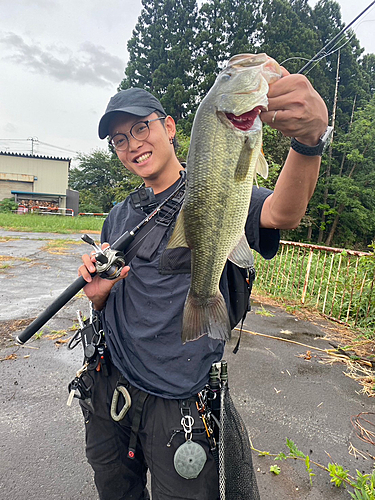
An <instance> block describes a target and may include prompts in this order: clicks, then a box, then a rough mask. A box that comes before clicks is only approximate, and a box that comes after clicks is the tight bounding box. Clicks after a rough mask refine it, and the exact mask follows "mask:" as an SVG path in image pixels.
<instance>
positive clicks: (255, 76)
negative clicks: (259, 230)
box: [167, 53, 282, 343]
mask: <svg viewBox="0 0 375 500" xmlns="http://www.w3.org/2000/svg"><path fill="white" fill-rule="evenodd" d="M281 76H282V73H281V68H280V66H279V64H278V63H277V62H276V61H275V60H274V59H272V58H270V57H269V56H268V55H267V54H265V53H261V54H237V55H235V56H233V57H232V58H231V59H229V61H228V63H227V66H226V67H225V68H224V69H223V70H222V71H221V72H220V73H219V74H218V76H217V79H216V81H215V83H214V84H213V86H212V87H211V89H210V90H209V91H208V93H207V95H206V96H205V97H204V99H203V100H202V102H201V103H200V105H199V107H198V110H197V112H196V115H195V118H194V122H193V127H192V132H191V139H190V146H189V151H188V155H187V161H186V193H185V200H184V203H183V205H182V208H181V210H180V213H179V215H178V217H177V220H176V223H175V227H174V230H173V232H172V235H171V237H170V239H169V241H168V244H167V249H172V248H178V247H188V248H190V250H191V282H190V288H189V291H188V293H187V296H186V300H185V304H184V310H183V315H182V330H181V338H182V342H183V343H186V342H189V341H192V340H196V339H198V338H200V337H202V336H203V335H206V334H207V335H208V336H209V337H210V338H213V339H219V340H224V341H226V340H229V339H230V334H231V327H230V322H229V316H228V310H227V307H226V304H225V300H224V297H223V295H222V294H221V292H220V289H219V282H220V277H221V275H222V272H223V269H224V266H225V263H226V261H227V259H229V260H231V261H232V262H233V263H235V264H236V265H237V266H240V267H243V268H248V267H250V266H251V264H252V263H253V255H252V251H251V249H250V247H249V244H248V241H247V239H246V236H245V231H244V228H245V223H246V218H247V215H248V211H249V205H250V199H251V193H252V187H253V181H254V176H255V175H256V173H259V174H260V175H261V176H263V177H264V178H266V177H267V175H268V166H267V162H266V160H265V158H264V156H263V153H262V122H261V119H260V117H259V114H260V112H261V111H263V110H267V106H268V98H267V93H268V89H269V84H270V83H272V82H274V81H276V80H278V79H279V78H281Z"/></svg>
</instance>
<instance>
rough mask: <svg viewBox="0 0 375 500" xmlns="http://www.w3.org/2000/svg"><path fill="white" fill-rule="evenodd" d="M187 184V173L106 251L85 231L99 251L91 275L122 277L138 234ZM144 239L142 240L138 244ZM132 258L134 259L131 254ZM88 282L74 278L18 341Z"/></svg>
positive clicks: (107, 277)
mask: <svg viewBox="0 0 375 500" xmlns="http://www.w3.org/2000/svg"><path fill="white" fill-rule="evenodd" d="M184 185H185V181H184V174H183V176H182V182H180V183H179V185H178V186H177V188H176V189H175V190H174V191H173V192H172V193H171V194H170V195H169V196H168V197H167V198H166V199H165V200H164V201H163V202H162V203H160V205H158V206H157V207H156V208H155V209H154V210H153V211H152V212H151V213H150V214H149V215H148V216H147V217H145V218H144V219H143V220H142V222H140V223H139V224H138V225H137V226H135V227H134V228H133V229H132V230H131V231H125V233H124V234H123V235H121V236H120V237H119V238H118V239H117V240H116V241H115V242H114V243H113V244H112V245H111V246H110V247H107V248H105V249H104V250H102V249H101V248H100V247H99V246H97V245H96V243H95V241H94V240H93V239H92V238H91V237H90V236H88V235H87V234H84V235H83V236H82V240H83V241H85V242H86V243H89V244H90V245H92V246H94V248H95V250H96V254H95V259H96V261H97V262H96V263H95V267H96V271H94V272H93V273H90V274H91V276H92V277H93V276H95V275H96V274H98V275H99V276H101V277H102V278H105V279H116V278H118V277H119V276H120V273H121V269H122V267H123V265H125V264H126V263H127V260H126V256H127V254H130V251H131V249H129V246H130V245H131V243H132V242H133V241H134V239H135V237H136V235H137V234H138V233H139V231H140V230H141V229H142V228H144V227H145V226H146V224H148V222H149V221H151V219H153V218H154V217H155V216H156V215H157V214H158V213H159V212H160V211H161V210H162V209H163V207H164V206H165V205H167V203H168V202H169V201H171V200H173V198H175V197H176V195H177V194H178V193H179V192H180V190H181V189H182V188H183V186H184ZM181 201H182V199H181ZM172 211H173V209H170V212H172ZM166 215H168V214H166ZM154 228H155V225H154V226H153V227H152V228H151V229H150V230H149V231H148V232H147V233H146V234H145V235H144V236H143V238H145V237H146V236H147V235H148V234H149V233H150V232H151V231H152V230H153V229H154ZM143 238H142V239H143ZM140 241H142V240H140ZM140 241H138V243H139V242H140ZM128 249H129V250H128ZM126 250H128V252H126ZM129 260H131V257H130V258H129ZM85 285H87V281H86V280H85V279H84V278H83V277H82V276H80V277H79V278H77V279H76V280H75V281H73V283H72V284H71V285H70V286H68V288H66V289H65V290H64V291H63V292H62V293H61V294H60V295H59V296H58V297H57V298H56V299H55V300H54V301H53V302H52V304H50V305H49V306H48V307H47V308H46V309H45V310H44V311H43V312H42V313H41V314H40V315H39V316H38V317H37V318H36V319H35V320H34V321H33V322H32V323H30V325H29V326H27V327H26V328H25V330H24V331H23V332H22V333H20V335H18V336H17V337H16V342H17V343H18V344H24V343H25V342H27V341H28V340H29V339H30V338H31V337H32V336H33V335H34V334H35V333H36V332H37V331H38V330H39V328H41V327H42V326H43V325H44V324H45V323H47V321H48V320H49V319H51V318H52V316H54V315H55V314H56V313H57V312H58V311H59V310H60V309H61V308H62V307H63V306H64V305H65V304H66V303H67V302H69V300H70V299H72V298H73V297H74V295H76V293H78V292H79V291H80V290H81V289H82V288H83V287H84V286H85Z"/></svg>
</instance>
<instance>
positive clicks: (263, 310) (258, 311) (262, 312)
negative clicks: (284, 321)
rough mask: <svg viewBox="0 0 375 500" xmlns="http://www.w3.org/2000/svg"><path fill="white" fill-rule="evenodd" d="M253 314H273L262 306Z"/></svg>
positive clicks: (271, 315)
mask: <svg viewBox="0 0 375 500" xmlns="http://www.w3.org/2000/svg"><path fill="white" fill-rule="evenodd" d="M255 314H259V315H260V316H270V317H273V316H275V315H274V314H272V313H271V312H270V311H267V309H265V308H264V307H263V306H262V309H260V310H257V311H255Z"/></svg>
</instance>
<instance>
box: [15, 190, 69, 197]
mask: <svg viewBox="0 0 375 500" xmlns="http://www.w3.org/2000/svg"><path fill="white" fill-rule="evenodd" d="M11 193H12V194H24V195H30V194H31V195H32V196H53V197H56V196H57V197H60V198H66V194H54V193H34V191H17V190H16V189H14V190H12V191H11Z"/></svg>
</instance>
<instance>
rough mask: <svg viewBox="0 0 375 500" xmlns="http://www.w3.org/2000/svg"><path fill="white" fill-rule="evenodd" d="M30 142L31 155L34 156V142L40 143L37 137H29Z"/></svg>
mask: <svg viewBox="0 0 375 500" xmlns="http://www.w3.org/2000/svg"><path fill="white" fill-rule="evenodd" d="M27 140H28V141H31V154H32V155H33V154H34V142H36V143H37V142H39V139H38V138H37V137H28V138H27Z"/></svg>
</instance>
